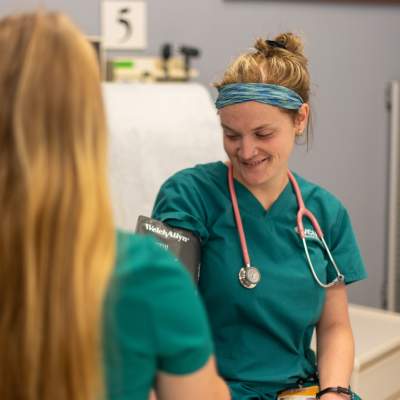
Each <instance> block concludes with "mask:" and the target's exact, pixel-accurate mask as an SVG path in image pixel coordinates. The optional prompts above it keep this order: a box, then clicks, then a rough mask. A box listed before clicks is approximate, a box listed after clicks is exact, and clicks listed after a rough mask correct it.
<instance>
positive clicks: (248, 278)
mask: <svg viewBox="0 0 400 400" xmlns="http://www.w3.org/2000/svg"><path fill="white" fill-rule="evenodd" d="M288 177H289V180H290V183H291V184H292V187H293V189H294V191H295V193H296V199H297V204H298V208H299V210H298V212H297V231H298V234H299V236H300V238H301V240H302V242H303V246H304V252H305V254H306V258H307V262H308V266H309V267H310V271H311V273H312V275H313V277H314V279H315V281H316V282H317V283H318V285H319V286H321V287H323V288H329V287H331V286H334V285H336V284H338V283H340V282H344V275H343V274H342V273H341V272H340V271H339V268H338V267H337V265H336V262H335V260H334V259H333V257H332V254H331V252H330V250H329V248H328V245H327V244H326V242H325V239H324V234H323V233H322V230H321V228H320V226H319V224H318V221H317V219H316V218H315V216H314V214H313V213H312V212H311V211H309V210H308V209H307V208H306V207H305V205H304V201H303V196H302V195H301V191H300V188H299V185H298V184H297V182H296V179H295V177H294V176H293V174H292V173H291V172H290V171H289V170H288ZM228 184H229V192H230V195H231V201H232V206H233V212H234V214H235V220H236V227H237V230H238V234H239V238H240V244H241V247H242V254H243V260H244V267H242V268H241V269H240V271H239V281H240V283H241V284H242V286H244V287H245V288H247V289H253V288H254V287H256V286H257V284H258V282H260V279H261V274H260V271H259V269H258V268H257V267H254V266H251V264H250V257H249V252H248V250H247V243H246V237H245V234H244V230H243V224H242V218H241V216H240V211H239V206H238V201H237V196H236V192H235V186H234V183H233V166H232V164H231V163H229V166H228ZM303 217H307V218H308V219H309V220H310V221H311V224H312V226H313V228H314V229H315V232H316V233H317V236H318V238H319V240H320V242H321V243H322V245H323V248H324V249H325V251H326V253H327V254H328V257H329V260H330V262H331V263H332V265H333V267H334V268H335V271H336V278H335V279H334V280H333V281H332V282H329V283H327V284H325V283H322V282H321V281H320V280H319V278H318V276H317V274H316V273H315V270H314V266H313V264H312V262H311V258H310V254H309V252H308V247H307V242H306V234H305V231H304V227H303Z"/></svg>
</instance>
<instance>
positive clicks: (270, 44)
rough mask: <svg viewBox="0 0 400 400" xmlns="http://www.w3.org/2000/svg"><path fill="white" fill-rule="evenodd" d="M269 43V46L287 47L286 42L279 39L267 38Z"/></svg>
mask: <svg viewBox="0 0 400 400" xmlns="http://www.w3.org/2000/svg"><path fill="white" fill-rule="evenodd" d="M265 42H266V43H267V45H268V46H270V47H272V48H277V47H279V48H280V49H285V50H287V49H286V46H285V43H283V42H281V41H279V40H266V41H265Z"/></svg>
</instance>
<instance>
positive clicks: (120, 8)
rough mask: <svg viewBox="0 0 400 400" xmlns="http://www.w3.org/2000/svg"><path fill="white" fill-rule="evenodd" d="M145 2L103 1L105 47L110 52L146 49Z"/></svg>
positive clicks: (135, 0)
mask: <svg viewBox="0 0 400 400" xmlns="http://www.w3.org/2000/svg"><path fill="white" fill-rule="evenodd" d="M146 11H147V10H146V3H145V2H144V1H138V0H134V1H119V0H114V1H103V3H102V36H103V46H104V48H105V49H110V50H124V49H127V50H128V49H129V50H130V49H144V48H146V46H147V40H146Z"/></svg>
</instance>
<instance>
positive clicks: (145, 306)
mask: <svg viewBox="0 0 400 400" xmlns="http://www.w3.org/2000/svg"><path fill="white" fill-rule="evenodd" d="M118 242H119V246H118V261H117V264H118V265H117V267H116V271H115V273H114V276H113V278H112V281H111V284H110V288H109V293H108V296H107V303H106V311H107V312H106V329H105V336H106V337H105V341H106V361H107V362H106V370H107V375H108V377H107V378H108V382H107V386H108V388H109V393H111V394H112V396H111V397H110V398H118V399H125V398H128V397H126V396H128V395H133V397H132V398H141V396H140V395H138V394H139V393H148V390H149V389H150V388H151V387H152V386H153V383H154V378H155V374H156V372H157V371H165V372H168V373H171V374H178V375H180V374H188V373H192V372H194V371H196V370H198V369H200V368H201V367H203V366H204V365H205V364H206V362H207V360H208V359H209V357H210V355H211V354H212V352H213V346H212V341H211V334H210V331H209V327H208V321H207V318H206V314H205V310H204V308H203V305H202V303H201V301H200V299H199V297H198V295H197V292H196V288H195V286H194V284H193V283H192V280H191V279H190V276H189V274H188V273H187V272H186V270H185V269H184V267H183V266H182V265H181V264H179V263H178V261H176V260H175V259H174V258H173V257H172V256H171V255H170V254H169V252H168V251H166V250H165V249H163V248H161V247H160V246H159V245H157V244H156V243H155V241H154V239H153V238H150V237H138V236H135V237H133V236H132V235H129V236H128V235H126V237H125V238H123V240H121V238H120V239H119V241H118ZM135 395H137V397H135Z"/></svg>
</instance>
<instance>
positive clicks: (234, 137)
mask: <svg viewBox="0 0 400 400" xmlns="http://www.w3.org/2000/svg"><path fill="white" fill-rule="evenodd" d="M224 136H225V137H226V138H227V139H229V140H237V139H239V138H240V135H238V134H236V133H233V132H230V131H225V130H224Z"/></svg>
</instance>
